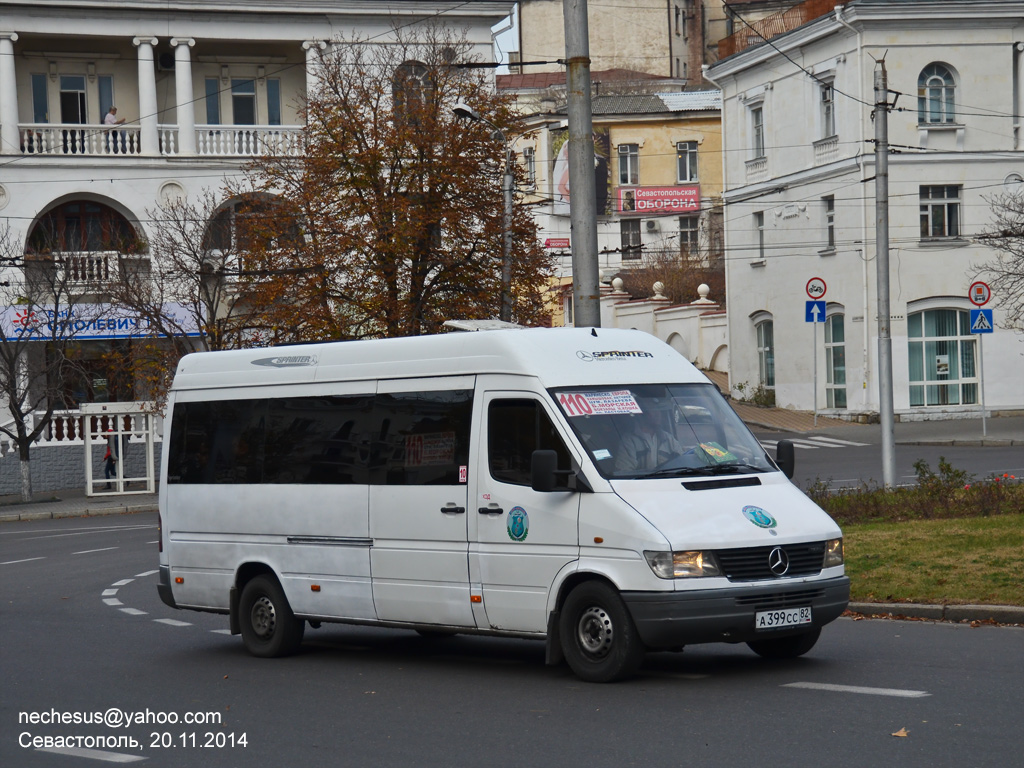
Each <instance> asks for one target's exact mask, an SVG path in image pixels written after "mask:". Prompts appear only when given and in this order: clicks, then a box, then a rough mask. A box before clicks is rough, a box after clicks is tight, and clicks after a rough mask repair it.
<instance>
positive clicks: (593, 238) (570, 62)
mask: <svg viewBox="0 0 1024 768" xmlns="http://www.w3.org/2000/svg"><path fill="white" fill-rule="evenodd" d="M562 15H563V17H564V19H565V61H566V68H567V71H566V106H567V111H568V115H569V224H570V230H569V231H570V240H569V243H570V246H571V248H572V294H573V324H574V325H576V326H577V327H595V328H596V327H599V326H600V325H601V292H600V288H599V287H598V269H597V202H596V200H595V196H596V195H595V183H594V121H593V115H592V113H591V107H590V28H589V25H588V23H587V0H562Z"/></svg>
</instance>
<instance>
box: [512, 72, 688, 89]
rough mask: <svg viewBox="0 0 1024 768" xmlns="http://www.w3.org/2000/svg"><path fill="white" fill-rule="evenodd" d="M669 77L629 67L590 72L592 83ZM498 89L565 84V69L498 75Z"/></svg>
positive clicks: (666, 78) (548, 86) (546, 86)
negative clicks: (637, 70)
mask: <svg viewBox="0 0 1024 768" xmlns="http://www.w3.org/2000/svg"><path fill="white" fill-rule="evenodd" d="M670 79H671V78H668V77H662V76H660V75H652V74H649V73H647V72H636V71H634V70H631V69H603V70H599V71H596V72H591V73H590V82H592V83H610V82H621V81H624V80H625V81H631V82H636V81H640V80H642V81H648V82H649V81H654V80H670ZM497 85H498V88H499V90H506V89H509V90H522V89H526V88H550V87H551V86H553V85H565V71H564V70H563V71H561V72H526V73H523V74H520V75H498V76H497Z"/></svg>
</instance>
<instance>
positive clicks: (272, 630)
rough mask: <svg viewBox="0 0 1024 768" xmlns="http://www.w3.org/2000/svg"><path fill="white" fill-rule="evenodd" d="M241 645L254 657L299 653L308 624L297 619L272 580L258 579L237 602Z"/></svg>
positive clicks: (269, 577)
mask: <svg viewBox="0 0 1024 768" xmlns="http://www.w3.org/2000/svg"><path fill="white" fill-rule="evenodd" d="M238 619H239V623H240V624H241V630H242V641H243V642H244V643H245V648H246V650H247V651H249V653H251V654H252V655H253V656H259V657H261V658H272V657H275V656H290V655H291V654H293V653H295V652H296V651H297V650H299V646H300V645H301V644H302V635H303V633H304V632H305V629H306V623H305V622H304V621H303V620H302V619H297V618H295V614H294V613H292V609H291V606H290V605H288V599H287V598H286V597H285V596H284V590H283V589H281V585H280V584H278V583H277V580H276V579H274V578H273V577H271V576H267V575H263V576H256V577H255V578H253V579H252V580H250V581H249V583H247V584H246V585H245V588H244V589H242V597H241V599H240V600H239V601H238Z"/></svg>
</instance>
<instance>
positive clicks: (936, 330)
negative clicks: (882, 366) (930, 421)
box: [907, 309, 978, 406]
mask: <svg viewBox="0 0 1024 768" xmlns="http://www.w3.org/2000/svg"><path fill="white" fill-rule="evenodd" d="M907 336H908V339H907V352H908V355H909V363H910V365H909V374H910V375H909V379H910V405H911V406H932V405H973V404H975V403H977V402H978V378H977V376H978V374H977V368H976V367H975V359H976V358H975V349H976V347H975V343H976V342H975V337H974V336H973V335H972V334H971V314H970V312H967V311H965V310H960V309H929V310H925V311H923V312H916V313H914V314H911V315H908V317H907Z"/></svg>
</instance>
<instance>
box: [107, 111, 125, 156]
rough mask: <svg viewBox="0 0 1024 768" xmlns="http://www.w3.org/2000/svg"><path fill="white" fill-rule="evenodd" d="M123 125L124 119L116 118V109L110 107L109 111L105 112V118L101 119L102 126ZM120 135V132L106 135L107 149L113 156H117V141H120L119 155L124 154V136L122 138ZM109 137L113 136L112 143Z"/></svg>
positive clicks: (111, 132)
mask: <svg viewBox="0 0 1024 768" xmlns="http://www.w3.org/2000/svg"><path fill="white" fill-rule="evenodd" d="M123 124H124V118H123V117H118V116H117V107H111V108H110V111H109V112H107V114H106V117H104V118H103V125H105V126H108V127H110V126H115V125H123ZM121 134H122V132H121V131H110V132H109V134H108V135H107V149H108V150H109V151H111V152H113V153H114V154H117V151H118V147H117V144H118V139H120V142H121V153H122V154H124V152H125V149H126V147H125V141H124V136H122V135H121ZM111 136H113V141H111Z"/></svg>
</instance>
